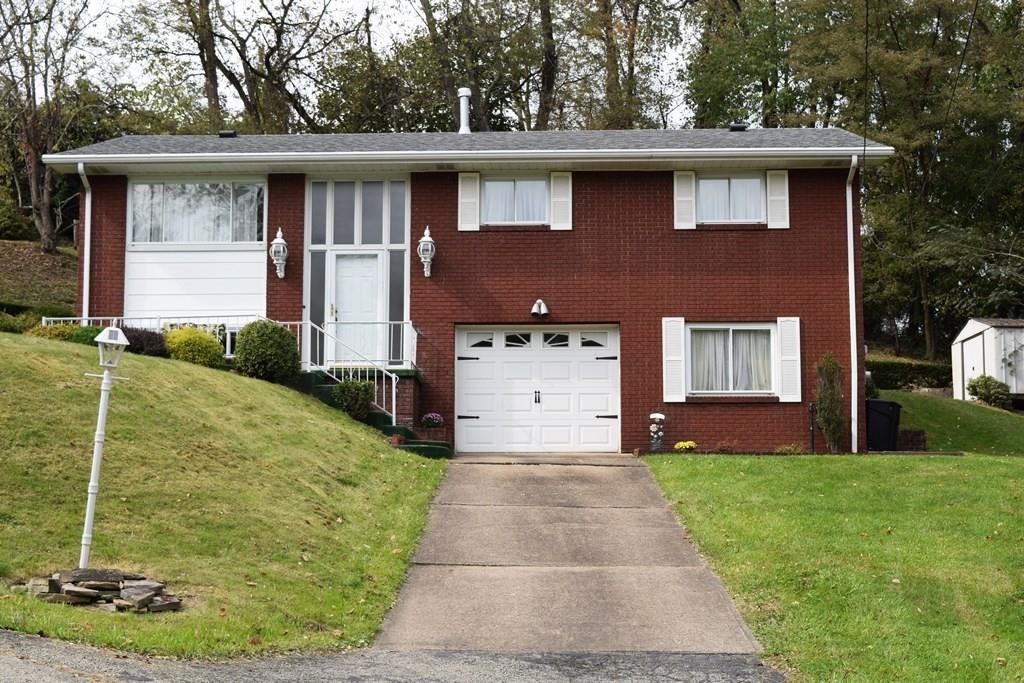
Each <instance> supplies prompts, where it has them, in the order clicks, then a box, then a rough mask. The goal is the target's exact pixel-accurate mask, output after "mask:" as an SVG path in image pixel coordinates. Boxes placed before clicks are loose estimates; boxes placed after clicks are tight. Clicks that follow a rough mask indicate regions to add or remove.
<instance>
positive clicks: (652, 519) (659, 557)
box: [413, 505, 700, 567]
mask: <svg viewBox="0 0 1024 683" xmlns="http://www.w3.org/2000/svg"><path fill="white" fill-rule="evenodd" d="M413 561H414V562H417V563H420V564H466V565H519V566H530V565H532V566H574V565H577V566H628V565H646V566H677V567H687V566H690V567H692V566H698V565H700V559H699V558H698V557H697V554H696V552H694V549H693V546H692V545H691V544H690V542H689V541H688V540H687V539H686V537H685V535H684V534H683V530H682V529H681V528H680V527H679V524H678V523H677V522H676V519H675V517H674V516H673V515H672V513H671V512H670V511H669V510H668V509H667V508H661V509H658V508H568V507H488V506H479V505H435V506H434V508H433V509H432V510H431V512H430V520H429V523H428V525H427V530H426V533H425V534H424V535H423V538H422V539H421V540H420V543H419V547H418V549H417V551H416V555H415V557H414V559H413Z"/></svg>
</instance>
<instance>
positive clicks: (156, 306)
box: [124, 246, 267, 317]
mask: <svg viewBox="0 0 1024 683" xmlns="http://www.w3.org/2000/svg"><path fill="white" fill-rule="evenodd" d="M266 260H267V256H266V254H265V253H264V251H263V247H262V246H260V247H258V248H231V249H209V250H202V249H180V250H178V249H129V250H128V251H126V252H125V264H124V315H125V317H153V316H168V317H170V316H188V315H195V316H216V315H225V316H226V315H257V314H259V315H265V314H266V308H267V265H266Z"/></svg>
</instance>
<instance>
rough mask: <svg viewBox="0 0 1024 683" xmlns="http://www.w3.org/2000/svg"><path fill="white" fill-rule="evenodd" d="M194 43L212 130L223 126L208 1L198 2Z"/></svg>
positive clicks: (200, 0) (215, 50) (207, 114)
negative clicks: (201, 70) (197, 51)
mask: <svg viewBox="0 0 1024 683" xmlns="http://www.w3.org/2000/svg"><path fill="white" fill-rule="evenodd" d="M194 24H195V31H196V34H195V35H196V43H197V47H198V48H199V62H200V64H201V65H202V67H203V94H204V95H205V97H206V116H207V120H208V121H209V122H210V128H211V129H212V130H218V129H220V128H221V127H223V125H224V113H223V112H222V111H221V108H220V84H219V82H218V80H217V45H216V42H215V38H214V35H213V21H212V20H211V18H210V0H198V3H197V6H196V13H195V20H194Z"/></svg>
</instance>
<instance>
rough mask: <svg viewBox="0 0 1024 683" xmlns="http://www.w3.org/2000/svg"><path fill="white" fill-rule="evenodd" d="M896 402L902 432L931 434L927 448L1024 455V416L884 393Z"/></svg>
mask: <svg viewBox="0 0 1024 683" xmlns="http://www.w3.org/2000/svg"><path fill="white" fill-rule="evenodd" d="M881 393H882V398H887V399H889V400H892V401H896V402H897V403H899V404H900V405H901V406H903V409H902V411H901V413H900V428H901V429H923V430H925V431H926V432H928V448H930V449H932V450H942V451H965V452H967V453H985V454H988V455H1024V415H1021V414H1019V413H1010V412H1007V411H1005V410H997V409H995V408H990V407H988V406H985V405H982V404H980V403H976V402H974V401H954V400H953V399H950V398H941V397H937V396H927V395H924V394H914V393H911V392H909V391H883V392H881Z"/></svg>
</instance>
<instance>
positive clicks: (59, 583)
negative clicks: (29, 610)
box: [24, 568, 181, 612]
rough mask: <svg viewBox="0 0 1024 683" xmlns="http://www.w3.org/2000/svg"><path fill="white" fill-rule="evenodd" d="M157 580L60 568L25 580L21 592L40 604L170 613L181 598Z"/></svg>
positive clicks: (112, 571) (106, 571)
mask: <svg viewBox="0 0 1024 683" xmlns="http://www.w3.org/2000/svg"><path fill="white" fill-rule="evenodd" d="M165 589H166V586H165V585H164V584H162V583H160V582H159V581H152V580H149V579H147V578H146V577H145V576H143V575H142V574H136V573H134V572H123V571H121V570H119V569H100V568H96V569H63V570H61V571H59V572H55V573H54V574H52V575H51V576H49V577H39V578H32V579H29V580H28V581H27V582H26V583H25V585H24V590H25V592H27V593H28V594H29V595H33V596H35V597H36V598H38V599H40V600H42V601H43V602H54V603H63V604H66V605H87V606H93V607H95V608H96V609H101V610H104V611H106V612H173V611H177V610H180V609H181V599H179V598H177V597H175V596H174V595H172V594H170V593H167V592H166V591H165Z"/></svg>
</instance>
